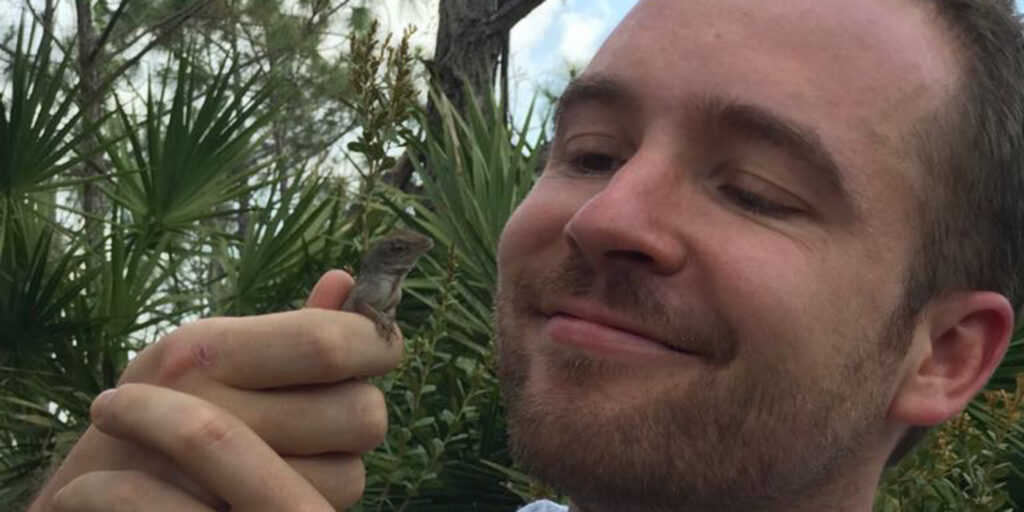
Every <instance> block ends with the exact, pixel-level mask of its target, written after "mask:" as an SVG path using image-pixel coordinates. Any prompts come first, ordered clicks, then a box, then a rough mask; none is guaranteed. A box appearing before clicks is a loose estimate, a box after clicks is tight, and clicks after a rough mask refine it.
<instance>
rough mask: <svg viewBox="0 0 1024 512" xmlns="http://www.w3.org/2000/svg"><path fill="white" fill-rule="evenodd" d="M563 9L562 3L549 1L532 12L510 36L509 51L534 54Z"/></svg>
mask: <svg viewBox="0 0 1024 512" xmlns="http://www.w3.org/2000/svg"><path fill="white" fill-rule="evenodd" d="M563 7H564V4H563V3H562V2H556V1H554V0H548V1H547V2H544V3H542V4H540V5H539V6H538V7H537V8H536V9H534V10H533V11H531V12H530V14H528V15H527V16H526V17H525V18H523V19H522V20H521V21H520V22H519V23H516V25H515V26H514V27H512V32H511V34H510V35H509V51H511V52H513V53H518V54H521V55H525V54H529V53H530V52H532V51H533V49H534V48H536V46H537V44H538V43H540V42H541V41H542V40H543V39H544V38H545V35H546V34H547V33H548V30H549V29H550V28H551V24H552V23H553V22H554V21H555V16H556V15H557V14H558V11H560V10H561V9H562V8H563Z"/></svg>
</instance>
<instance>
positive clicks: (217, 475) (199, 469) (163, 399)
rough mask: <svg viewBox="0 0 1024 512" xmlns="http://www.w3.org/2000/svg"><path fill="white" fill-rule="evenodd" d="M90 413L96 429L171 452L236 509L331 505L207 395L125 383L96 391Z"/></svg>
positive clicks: (322, 507) (308, 508)
mask: <svg viewBox="0 0 1024 512" xmlns="http://www.w3.org/2000/svg"><path fill="white" fill-rule="evenodd" d="M91 413H92V418H93V425H95V426H96V427H97V428H98V429H100V430H102V431H103V432H105V433H107V434H108V435H111V436H114V437H117V438H119V439H122V440H128V441H132V442H136V443H139V444H141V445H143V446H146V447H148V448H150V449H152V450H155V451H157V452H160V453H163V454H165V455H167V456H168V457H170V458H171V459H172V460H174V461H175V462H176V463H177V464H178V465H179V466H181V468H182V470H183V471H184V472H185V473H187V474H189V475H190V476H191V477H192V479H193V480H195V481H196V482H197V483H199V484H200V485H202V486H203V487H205V488H207V489H209V490H210V492H212V493H213V494H215V495H217V496H220V497H221V498H223V499H224V500H225V501H227V502H228V503H230V504H231V505H232V507H233V508H234V509H236V510H246V511H264V510H266V511H271V510H299V509H301V510H306V511H320V510H323V511H328V510H332V509H331V508H330V505H329V504H328V503H327V501H326V500H325V499H324V497H323V496H321V495H320V494H319V493H318V492H317V491H316V489H314V488H313V487H312V485H311V484H310V483H309V482H308V481H306V480H305V479H304V478H302V477H301V476H299V475H298V474H297V473H296V472H295V470H293V469H292V468H291V466H289V465H288V464H287V463H285V461H284V460H283V459H281V457H280V456H278V454H277V453H275V452H274V451H273V450H272V449H271V448H270V447H269V446H267V444H266V443H264V442H263V440H261V439H260V438H259V436H257V435H256V434H255V433H254V432H253V431H252V430H250V429H249V428H248V427H246V426H245V424H244V423H242V422H241V421H240V420H239V419H238V418H235V417H234V416H232V415H231V414H229V413H228V412H227V411H225V410H224V409H221V408H219V407H217V406H215V405H213V404H211V403H209V402H206V401H205V400H201V399H199V398H196V397H194V396H191V395H188V394H186V393H181V392H179V391H175V390H172V389H167V388H163V387H159V386H151V385H148V384H124V385H122V386H120V387H118V388H117V389H116V390H113V391H108V392H105V393H103V394H102V395H101V396H100V397H99V398H97V400H96V401H95V402H93V406H92V410H91Z"/></svg>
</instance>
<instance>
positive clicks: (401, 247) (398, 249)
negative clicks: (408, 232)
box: [391, 244, 405, 254]
mask: <svg viewBox="0 0 1024 512" xmlns="http://www.w3.org/2000/svg"><path fill="white" fill-rule="evenodd" d="M403 250H405V246H404V245H402V244H393V245H392V246H391V252H393V253H395V254H398V253H400V252H402V251H403Z"/></svg>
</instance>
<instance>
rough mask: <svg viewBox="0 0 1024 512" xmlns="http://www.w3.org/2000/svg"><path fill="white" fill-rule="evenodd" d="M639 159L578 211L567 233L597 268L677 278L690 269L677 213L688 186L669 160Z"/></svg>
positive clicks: (626, 166) (628, 165)
mask: <svg viewBox="0 0 1024 512" xmlns="http://www.w3.org/2000/svg"><path fill="white" fill-rule="evenodd" d="M639 156H640V155H634V159H633V160H631V161H630V162H628V163H627V164H626V165H625V166H623V167H622V168H621V169H619V170H618V171H617V172H616V174H615V175H614V176H613V177H612V178H611V179H610V180H609V181H608V183H607V184H606V185H605V187H604V188H603V189H601V191H600V192H598V193H597V194H596V195H595V196H593V197H591V198H590V199H589V200H588V201H587V202H586V203H584V204H583V206H582V207H580V209H579V210H577V211H576V213H575V214H574V215H573V217H572V218H571V219H570V220H569V222H568V223H567V224H566V225H565V229H564V232H563V234H564V236H565V237H566V239H567V240H568V242H569V244H570V245H574V246H575V247H576V248H578V249H579V250H580V251H581V252H582V253H583V255H584V257H586V258H587V259H588V260H589V261H590V263H591V264H593V265H594V266H595V267H598V268H602V267H603V268H604V269H605V270H613V268H609V267H620V268H621V267H622V266H630V267H643V268H644V269H645V270H647V271H649V272H654V273H656V274H663V275H668V274H673V273H676V272H679V271H681V270H682V269H683V268H684V267H685V266H686V247H685V244H684V240H683V236H682V233H681V231H680V229H679V227H680V226H679V225H678V221H679V216H678V215H677V214H678V213H679V212H680V211H681V207H682V206H681V205H680V204H678V203H679V201H680V200H681V199H682V194H681V193H680V186H681V185H682V183H681V182H680V179H678V176H675V175H674V174H673V170H672V169H671V166H669V165H667V163H666V162H662V163H660V164H659V163H658V162H646V163H645V162H640V161H637V159H638V158H639Z"/></svg>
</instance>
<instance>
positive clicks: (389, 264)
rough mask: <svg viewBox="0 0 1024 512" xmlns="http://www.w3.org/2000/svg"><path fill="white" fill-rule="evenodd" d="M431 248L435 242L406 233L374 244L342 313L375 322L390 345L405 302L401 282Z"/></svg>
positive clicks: (396, 233)
mask: <svg viewBox="0 0 1024 512" xmlns="http://www.w3.org/2000/svg"><path fill="white" fill-rule="evenodd" d="M432 247H434V242H433V240H431V239H429V238H427V237H425V236H423V235H421V234H419V233H417V232H415V231H407V230H395V231H392V232H390V233H388V234H387V235H384V236H383V237H382V238H380V239H378V240H377V241H375V242H374V243H372V244H371V245H370V249H369V250H368V251H366V255H365V256H363V263H362V265H361V268H360V269H359V276H358V277H357V278H356V284H355V287H354V288H352V291H351V292H349V294H348V298H347V299H345V303H344V304H342V306H341V310H342V311H351V312H354V313H359V314H361V315H363V316H365V317H367V318H369V319H370V320H373V323H374V324H375V325H376V326H377V333H379V334H380V335H381V336H382V337H384V339H386V340H388V342H389V343H390V342H391V336H392V335H393V334H394V332H395V310H396V309H397V308H398V302H399V301H400V300H402V281H403V280H404V279H405V276H406V274H408V273H409V271H410V270H412V267H413V266H414V265H416V260H418V259H419V257H420V256H423V255H424V254H426V253H427V252H428V251H430V249H431V248H432Z"/></svg>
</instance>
